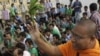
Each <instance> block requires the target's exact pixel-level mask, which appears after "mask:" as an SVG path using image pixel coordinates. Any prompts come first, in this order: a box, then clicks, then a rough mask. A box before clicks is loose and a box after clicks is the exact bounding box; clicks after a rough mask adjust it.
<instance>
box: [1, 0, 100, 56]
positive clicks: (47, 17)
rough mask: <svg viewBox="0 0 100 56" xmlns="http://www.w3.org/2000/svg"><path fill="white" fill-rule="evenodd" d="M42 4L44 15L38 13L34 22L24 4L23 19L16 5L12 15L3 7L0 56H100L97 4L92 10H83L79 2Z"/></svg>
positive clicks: (90, 8)
mask: <svg viewBox="0 0 100 56" xmlns="http://www.w3.org/2000/svg"><path fill="white" fill-rule="evenodd" d="M40 3H41V5H43V7H44V11H43V12H38V13H36V15H35V17H34V21H33V18H32V17H31V16H30V15H29V14H27V12H26V10H25V6H24V5H23V3H22V2H21V3H20V6H19V8H20V10H21V15H22V16H19V13H18V10H17V9H16V7H15V5H14V3H12V4H11V8H10V12H8V10H7V8H6V5H3V9H2V11H1V12H2V13H1V18H0V56H100V46H99V45H100V44H99V42H100V30H99V28H100V12H99V10H98V8H97V3H91V4H90V6H89V7H88V6H82V3H81V1H79V0H76V1H75V2H73V0H71V1H70V4H69V5H63V4H61V3H56V7H53V5H52V2H51V1H50V0H46V1H45V2H40ZM72 3H73V4H72ZM98 4H99V2H98ZM82 7H84V12H83V13H82V11H81V8H82ZM89 10H90V11H89ZM81 13H82V17H81V15H80V14H81Z"/></svg>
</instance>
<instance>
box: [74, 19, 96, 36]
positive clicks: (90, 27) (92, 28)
mask: <svg viewBox="0 0 100 56" xmlns="http://www.w3.org/2000/svg"><path fill="white" fill-rule="evenodd" d="M77 25H78V26H82V27H86V28H87V34H89V35H94V34H96V31H97V26H96V24H95V23H94V22H93V21H91V20H89V19H87V20H81V21H79V22H78V23H77V24H76V26H77Z"/></svg>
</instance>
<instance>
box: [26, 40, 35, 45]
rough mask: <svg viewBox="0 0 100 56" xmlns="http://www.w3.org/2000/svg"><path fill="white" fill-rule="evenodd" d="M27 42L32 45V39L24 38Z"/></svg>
mask: <svg viewBox="0 0 100 56" xmlns="http://www.w3.org/2000/svg"><path fill="white" fill-rule="evenodd" d="M26 42H27V43H28V44H29V45H33V41H32V40H31V39H26V41H25V43H26Z"/></svg>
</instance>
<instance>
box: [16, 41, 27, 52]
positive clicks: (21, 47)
mask: <svg viewBox="0 0 100 56" xmlns="http://www.w3.org/2000/svg"><path fill="white" fill-rule="evenodd" d="M15 47H16V48H20V49H22V50H23V51H24V50H25V45H24V44H23V43H20V42H19V43H17V44H16V46H15Z"/></svg>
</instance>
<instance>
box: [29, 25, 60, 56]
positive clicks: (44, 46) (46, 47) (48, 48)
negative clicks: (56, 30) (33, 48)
mask: <svg viewBox="0 0 100 56" xmlns="http://www.w3.org/2000/svg"><path fill="white" fill-rule="evenodd" d="M35 25H36V24H35ZM35 27H36V26H35ZM30 34H31V36H32V40H35V42H36V44H37V46H38V48H39V49H41V50H43V51H44V52H45V53H46V54H48V55H50V56H62V54H61V52H60V50H59V49H58V47H57V46H52V45H50V44H48V43H47V42H45V41H44V40H42V39H41V33H40V32H39V30H38V27H36V28H34V30H33V29H31V31H30ZM34 37H35V38H34ZM42 37H43V36H42Z"/></svg>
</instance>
